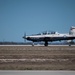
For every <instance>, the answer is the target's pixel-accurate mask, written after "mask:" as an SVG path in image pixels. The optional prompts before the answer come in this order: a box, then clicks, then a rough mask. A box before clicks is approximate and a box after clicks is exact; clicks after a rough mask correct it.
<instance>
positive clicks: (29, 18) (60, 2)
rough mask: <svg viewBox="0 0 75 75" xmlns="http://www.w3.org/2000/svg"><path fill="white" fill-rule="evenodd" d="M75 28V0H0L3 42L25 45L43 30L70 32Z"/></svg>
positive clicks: (0, 25)
mask: <svg viewBox="0 0 75 75" xmlns="http://www.w3.org/2000/svg"><path fill="white" fill-rule="evenodd" d="M71 26H75V0H0V41H10V42H23V41H24V39H23V38H22V37H23V35H24V33H26V35H31V34H37V33H39V32H43V31H46V30H48V31H51V30H52V31H58V32H59V33H68V32H69V29H70V27H71Z"/></svg>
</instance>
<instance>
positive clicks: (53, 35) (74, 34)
mask: <svg viewBox="0 0 75 75" xmlns="http://www.w3.org/2000/svg"><path fill="white" fill-rule="evenodd" d="M23 38H24V39H27V40H29V41H33V42H41V41H43V42H45V44H44V46H48V42H52V41H61V40H67V41H70V42H71V41H73V40H74V39H75V27H74V26H72V27H71V28H70V31H69V33H68V34H60V33H58V32H54V31H53V32H48V31H46V32H43V33H40V34H35V35H31V36H26V35H24V36H23ZM69 46H71V43H70V44H69Z"/></svg>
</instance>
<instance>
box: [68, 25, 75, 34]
mask: <svg viewBox="0 0 75 75" xmlns="http://www.w3.org/2000/svg"><path fill="white" fill-rule="evenodd" d="M69 34H70V35H75V27H74V26H72V27H71V28H70V32H69Z"/></svg>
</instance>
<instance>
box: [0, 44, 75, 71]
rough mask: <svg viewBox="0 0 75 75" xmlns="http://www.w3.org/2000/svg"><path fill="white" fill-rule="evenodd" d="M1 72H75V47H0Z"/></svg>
mask: <svg viewBox="0 0 75 75" xmlns="http://www.w3.org/2000/svg"><path fill="white" fill-rule="evenodd" d="M0 70H75V46H48V47H44V46H14V45H13V46H11V45H10V46H0Z"/></svg>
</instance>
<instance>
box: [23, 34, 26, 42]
mask: <svg viewBox="0 0 75 75" xmlns="http://www.w3.org/2000/svg"><path fill="white" fill-rule="evenodd" d="M23 38H24V42H26V33H24V36H23Z"/></svg>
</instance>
